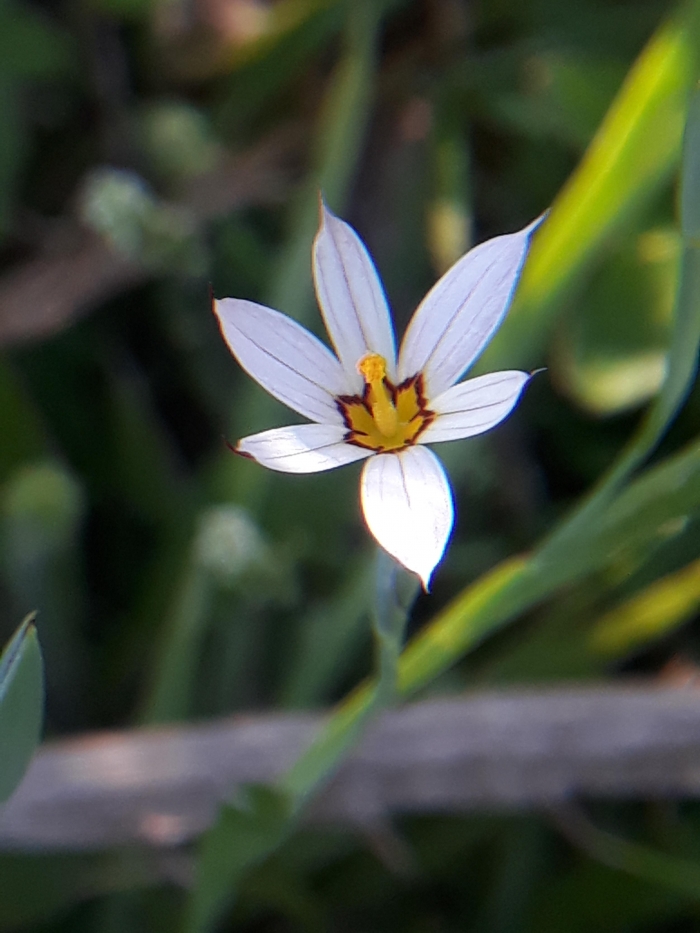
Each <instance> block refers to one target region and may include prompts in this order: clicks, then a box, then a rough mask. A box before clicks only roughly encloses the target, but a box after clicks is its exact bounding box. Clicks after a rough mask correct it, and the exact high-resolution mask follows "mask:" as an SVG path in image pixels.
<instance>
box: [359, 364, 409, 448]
mask: <svg viewBox="0 0 700 933" xmlns="http://www.w3.org/2000/svg"><path fill="white" fill-rule="evenodd" d="M357 368H358V370H359V371H360V373H361V375H362V377H363V379H364V380H365V382H366V383H367V385H368V386H369V398H368V400H367V401H368V402H369V407H370V410H371V412H372V417H373V418H374V423H375V424H376V425H377V427H378V428H379V430H380V432H381V433H382V434H383V435H384V437H393V436H394V435H395V434H396V431H397V430H398V427H399V416H398V415H397V413H396V408H395V406H394V400H393V398H392V396H391V393H390V392H389V389H388V388H387V385H386V382H385V381H384V380H385V378H386V360H385V359H384V357H383V356H380V355H379V354H378V353H370V354H369V356H365V357H363V358H362V359H361V360H360V362H359V363H358V364H357Z"/></svg>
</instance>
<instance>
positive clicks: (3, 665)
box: [0, 615, 44, 802]
mask: <svg viewBox="0 0 700 933" xmlns="http://www.w3.org/2000/svg"><path fill="white" fill-rule="evenodd" d="M33 618H34V617H33V615H32V616H28V617H27V618H26V619H25V620H24V622H23V623H22V624H21V625H20V627H19V628H18V629H17V631H16V632H15V634H14V636H13V638H12V640H11V641H10V642H9V644H8V645H7V646H6V648H5V650H4V651H3V653H2V655H1V656H0V802H2V801H3V800H6V799H7V798H8V797H9V796H10V794H11V793H12V791H13V790H14V789H15V787H16V786H17V784H18V783H19V781H20V779H21V778H22V775H23V774H24V772H25V770H26V768H27V766H28V765H29V762H30V760H31V757H32V755H33V754H34V749H35V748H36V746H37V744H38V742H39V739H40V737H41V724H42V718H43V705H44V687H43V668H42V660H41V650H40V648H39V640H38V638H37V634H36V629H35V627H34V625H33Z"/></svg>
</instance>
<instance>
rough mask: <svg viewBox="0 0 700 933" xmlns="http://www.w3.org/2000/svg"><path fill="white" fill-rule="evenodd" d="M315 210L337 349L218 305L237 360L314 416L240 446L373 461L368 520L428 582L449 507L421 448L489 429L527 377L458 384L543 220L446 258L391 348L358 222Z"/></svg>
mask: <svg viewBox="0 0 700 933" xmlns="http://www.w3.org/2000/svg"><path fill="white" fill-rule="evenodd" d="M321 212H322V216H321V227H320V230H319V232H318V234H317V236H316V240H315V242H314V248H313V272H314V281H315V285H316V294H317V297H318V302H319V305H320V308H321V313H322V315H323V319H324V321H325V324H326V329H327V331H328V334H329V336H330V339H331V342H332V344H333V346H334V348H335V351H336V354H337V355H334V354H333V353H331V352H330V350H329V349H328V348H327V347H326V346H325V344H323V343H322V342H321V341H320V340H318V339H317V338H316V337H315V336H314V335H313V334H311V333H310V332H309V331H308V330H306V329H305V328H303V327H301V325H299V324H297V323H296V322H295V321H293V320H292V319H291V318H289V317H287V316H286V315H284V314H280V313H279V312H278V311H273V310H272V309H271V308H266V307H264V306H263V305H259V304H255V303H254V302H252V301H244V300H242V299H238V298H223V299H220V300H218V301H215V302H214V310H215V313H216V315H217V316H218V319H219V323H220V326H221V332H222V334H223V336H224V339H225V340H226V342H227V344H228V346H229V347H230V349H231V352H232V353H233V355H234V356H235V357H236V359H237V360H238V362H239V363H240V365H241V366H242V367H243V369H244V370H245V371H246V372H247V373H249V374H250V375H251V376H252V377H253V378H254V379H256V380H257V381H258V382H259V383H260V384H261V385H262V386H263V387H264V388H265V389H267V391H268V392H270V393H271V394H272V395H274V396H275V398H277V399H279V400H280V401H282V402H284V403H285V404H286V405H288V406H289V407H290V408H292V409H294V410H295V411H297V412H299V414H301V415H303V416H304V417H306V418H308V419H309V420H310V421H311V422H312V423H311V424H302V425H293V426H290V427H284V428H274V429H272V430H269V431H263V432H262V433H260V434H253V435H251V436H250V437H244V438H243V439H242V440H241V441H239V442H238V445H237V447H236V450H237V452H239V453H241V454H243V455H244V456H247V457H251V458H253V459H255V460H257V461H258V462H259V463H261V464H263V465H264V466H266V467H270V468H271V469H273V470H281V471H284V472H289V473H315V472H318V471H321V470H329V469H332V468H334V467H338V466H342V465H343V464H346V463H351V462H353V461H354V460H363V459H364V460H366V463H365V465H364V468H363V471H362V480H361V501H362V511H363V513H364V517H365V521H366V522H367V525H368V527H369V530H370V531H371V532H372V534H373V535H374V537H375V538H376V539H377V541H378V542H379V544H380V545H381V546H382V547H383V548H384V549H385V550H387V551H388V552H389V554H391V555H392V556H393V557H394V558H395V559H396V560H397V561H399V562H400V563H401V564H403V565H404V566H405V567H407V568H408V569H409V570H411V571H413V572H414V573H416V574H418V576H419V577H420V578H421V580H422V582H423V585H424V586H425V587H426V588H427V586H428V583H429V580H430V576H431V574H432V572H433V570H434V569H435V567H436V566H437V564H438V563H439V561H440V559H441V558H442V555H443V553H444V550H445V547H446V545H447V541H448V538H449V536H450V532H451V530H452V523H453V520H454V509H453V504H452V493H451V490H450V485H449V482H448V479H447V477H446V475H445V472H444V470H443V468H442V466H441V464H440V461H439V460H438V459H437V457H436V456H435V454H434V453H433V452H432V451H431V450H430V449H429V448H428V447H426V446H425V445H426V444H434V443H437V442H439V441H451V440H457V439H460V438H465V437H472V436H473V435H475V434H481V433H483V432H484V431H487V430H489V428H492V427H494V425H496V424H498V423H499V422H500V421H502V420H503V418H505V417H506V415H508V414H509V412H510V411H511V410H512V409H513V407H514V406H515V404H516V402H517V401H518V399H519V397H520V394H521V392H522V390H523V388H524V386H525V384H526V383H527V381H528V379H529V378H530V375H529V374H528V373H523V372H517V371H504V372H496V373H489V374H488V375H484V376H478V377H476V378H473V379H467V380H466V381H464V382H458V380H459V379H461V377H462V376H463V375H464V373H465V371H466V370H467V369H468V368H469V367H470V366H471V365H472V363H473V362H474V360H475V359H476V358H477V357H478V356H479V354H480V353H481V351H482V350H483V349H484V347H485V346H486V344H487V343H488V341H489V339H490V338H491V336H492V335H493V333H494V331H495V330H496V328H497V327H498V326H499V324H500V323H501V321H502V320H503V317H504V315H505V313H506V311H507V309H508V305H509V303H510V300H511V297H512V294H513V291H514V288H515V285H516V283H517V280H518V275H519V273H520V269H521V267H522V264H523V261H524V259H525V255H526V253H527V248H528V242H529V238H530V234H531V233H532V231H533V230H534V228H535V226H536V225H537V223H538V221H535V223H534V224H531V225H530V226H529V227H526V228H525V229H524V230H521V231H519V232H518V233H512V234H508V235H505V236H499V237H495V238H494V239H491V240H487V241H486V242H485V243H482V244H480V245H479V246H477V247H475V248H474V249H472V250H470V251H469V252H468V253H467V254H466V255H465V256H463V257H462V258H461V259H460V260H459V261H458V262H457V263H456V264H455V265H454V266H453V267H452V268H451V269H449V270H448V272H446V273H445V275H444V276H443V277H442V278H441V279H440V280H439V281H438V282H437V283H436V284H435V285H434V286H433V288H432V289H431V290H430V291H429V292H428V294H427V295H426V296H425V298H424V299H423V301H422V302H421V304H420V305H419V306H418V308H417V310H416V312H415V313H414V315H413V318H412V320H411V322H410V323H409V325H408V328H407V330H406V333H405V335H404V338H403V341H402V344H401V348H400V351H399V353H398V355H397V353H396V346H395V340H394V329H393V326H392V322H391V316H390V313H389V308H388V305H387V301H386V298H385V296H384V290H383V288H382V284H381V281H380V279H379V276H378V275H377V272H376V269H375V267H374V264H373V262H372V259H371V258H370V256H369V253H368V252H367V250H366V248H365V246H364V244H363V243H362V241H361V240H360V238H359V237H358V235H357V234H356V233H355V231H354V230H353V229H352V227H350V226H349V225H348V224H346V223H345V222H344V221H342V220H340V219H339V218H338V217H336V216H335V215H334V214H332V213H331V212H330V211H329V210H328V209H327V208H326V207H325V206H324V205H322V206H321Z"/></svg>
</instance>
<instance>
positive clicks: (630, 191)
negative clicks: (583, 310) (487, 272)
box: [479, 0, 700, 371]
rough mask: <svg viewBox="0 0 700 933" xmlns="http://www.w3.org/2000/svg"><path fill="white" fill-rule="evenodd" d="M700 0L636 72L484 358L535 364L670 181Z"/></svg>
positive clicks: (681, 13)
mask: <svg viewBox="0 0 700 933" xmlns="http://www.w3.org/2000/svg"><path fill="white" fill-rule="evenodd" d="M699 17H700V8H699V6H698V3H697V2H695V0H694V2H689V3H684V4H683V5H682V6H681V7H680V9H679V10H678V12H677V13H676V15H675V16H673V17H672V18H671V19H670V20H669V21H668V22H667V23H666V24H665V25H663V26H662V27H661V28H660V29H659V30H658V31H657V33H656V34H655V35H654V36H653V37H652V39H651V40H650V42H649V43H648V44H647V46H646V48H645V49H644V50H643V52H642V53H641V55H640V56H639V58H638V60H637V62H636V63H635V65H634V67H633V68H632V70H631V71H630V73H629V75H628V76H627V79H626V80H625V82H624V84H623V86H622V88H621V89H620V92H619V93H618V95H617V97H616V99H615V101H614V102H613V104H612V106H611V108H610V110H609V111H608V114H607V116H606V117H605V119H604V121H603V123H602V124H601V126H600V129H599V130H598V132H597V133H596V135H595V137H594V139H593V141H592V142H591V145H590V147H589V148H588V151H587V152H586V154H585V156H584V158H583V160H582V162H581V163H580V165H579V167H578V168H577V170H576V171H575V172H574V174H573V175H572V177H571V179H570V180H569V182H568V184H567V185H566V186H565V187H564V188H563V189H562V191H561V194H560V195H559V196H558V198H557V199H556V201H555V202H554V204H553V206H552V210H551V213H550V215H549V216H548V218H547V222H546V224H544V225H543V227H542V229H541V230H540V231H539V233H538V234H537V236H536V237H535V240H534V242H533V245H532V248H531V251H530V256H529V258H528V262H527V265H526V267H525V269H524V272H523V276H522V280H521V282H520V285H519V288H518V293H517V295H516V299H515V302H514V304H513V307H512V308H511V311H510V313H509V315H508V318H507V320H506V323H505V324H504V326H503V327H502V328H501V330H500V331H499V333H498V334H497V336H496V337H495V339H494V340H493V342H492V343H491V345H490V347H489V348H488V350H487V351H486V353H485V354H484V356H483V357H482V360H481V361H480V363H479V369H482V370H484V371H490V370H494V369H501V368H506V367H508V366H511V365H517V366H519V367H523V366H534V365H537V364H538V363H540V362H541V361H542V351H543V347H544V344H545V341H546V339H547V336H548V333H549V329H550V326H551V324H552V322H553V320H554V318H555V316H556V314H557V312H558V311H559V310H560V308H561V307H562V298H563V297H565V295H566V292H567V289H568V288H569V287H571V285H572V283H574V282H575V280H576V278H577V276H579V275H580V274H581V272H582V270H584V269H585V267H586V265H587V264H588V263H589V262H590V261H591V260H592V259H593V258H594V257H595V256H596V254H597V253H599V252H600V250H601V249H602V248H603V246H604V245H605V243H606V242H607V240H608V238H609V237H610V235H611V234H612V233H613V232H614V231H616V230H618V229H620V228H621V227H622V226H623V225H624V224H625V223H626V222H627V221H628V220H629V219H630V217H631V216H633V215H634V213H635V212H637V211H639V210H640V209H641V208H642V207H643V206H644V205H645V204H647V203H648V202H649V200H650V199H651V198H652V197H653V196H654V194H655V193H656V192H657V191H658V190H659V187H660V186H661V185H662V184H664V183H665V182H666V181H667V179H668V178H669V176H670V174H671V172H672V171H673V169H674V168H675V166H676V164H677V162H678V158H679V156H680V152H681V141H682V137H683V126H684V123H685V118H686V109H687V105H688V97H689V95H690V92H691V90H692V87H693V82H694V81H695V79H696V77H697V74H698V48H699V46H700V42H699V40H698V37H699V36H700V31H699V30H698V20H699Z"/></svg>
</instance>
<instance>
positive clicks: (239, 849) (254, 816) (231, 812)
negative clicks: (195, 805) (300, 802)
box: [185, 786, 293, 933]
mask: <svg viewBox="0 0 700 933" xmlns="http://www.w3.org/2000/svg"><path fill="white" fill-rule="evenodd" d="M292 817H293V808H292V804H291V801H290V799H289V798H288V797H287V796H286V795H284V794H282V793H280V792H279V791H277V790H274V789H272V788H269V787H262V786H249V787H247V788H245V789H244V791H243V792H242V794H241V800H240V801H239V803H238V805H237V806H234V805H232V806H227V807H224V808H223V810H222V811H221V813H220V814H219V818H218V820H217V822H216V824H215V825H214V826H213V827H212V829H210V830H209V832H208V833H207V834H206V835H205V836H204V839H203V840H202V845H201V849H200V858H199V862H198V866H197V871H198V877H197V883H196V886H195V889H194V893H193V896H192V898H191V899H190V902H189V904H188V909H187V915H186V918H185V931H186V933H202V931H205V930H209V929H212V928H213V926H214V924H215V923H216V921H217V919H218V918H219V915H220V914H221V912H222V910H223V909H224V908H225V906H226V904H227V903H228V902H229V901H230V900H232V898H233V894H234V891H235V888H236V886H237V885H238V883H239V881H240V879H241V877H242V875H243V874H244V873H245V872H246V871H247V870H248V869H249V868H251V867H252V866H253V865H255V864H257V863H258V862H260V861H262V860H263V859H264V858H265V857H266V856H267V855H269V853H270V852H271V851H273V850H274V849H275V848H277V846H278V845H279V844H280V843H281V842H282V841H283V840H284V839H285V838H286V836H287V835H288V833H289V832H290V831H291V829H292Z"/></svg>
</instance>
